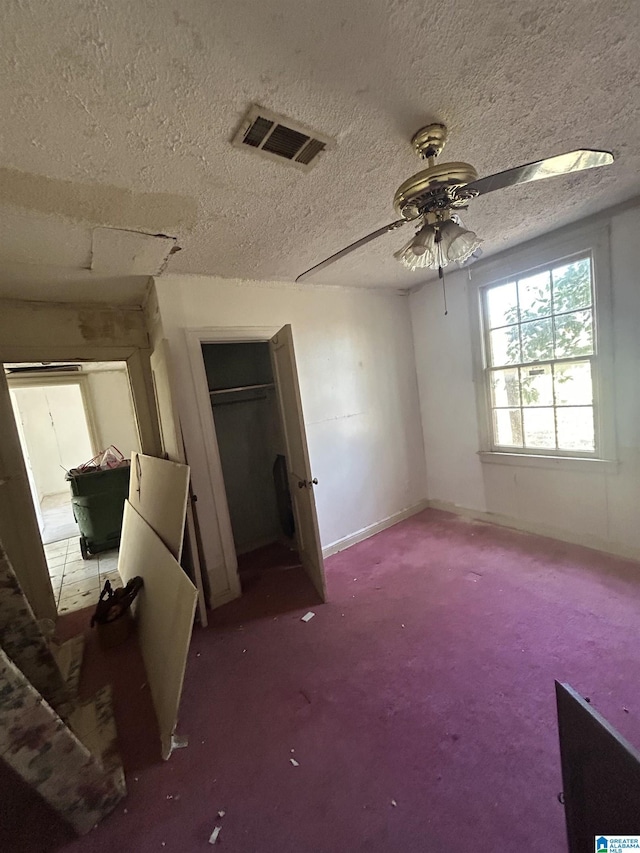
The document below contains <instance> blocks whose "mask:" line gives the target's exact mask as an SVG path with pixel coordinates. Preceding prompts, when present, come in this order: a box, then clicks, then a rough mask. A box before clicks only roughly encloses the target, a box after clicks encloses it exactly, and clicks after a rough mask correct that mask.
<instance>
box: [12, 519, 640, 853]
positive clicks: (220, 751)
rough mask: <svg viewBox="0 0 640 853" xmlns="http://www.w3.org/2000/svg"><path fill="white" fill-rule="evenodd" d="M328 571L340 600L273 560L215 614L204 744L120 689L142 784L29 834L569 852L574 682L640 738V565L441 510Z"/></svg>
mask: <svg viewBox="0 0 640 853" xmlns="http://www.w3.org/2000/svg"><path fill="white" fill-rule="evenodd" d="M327 577H328V588H329V599H330V600H329V602H328V603H327V604H324V605H319V604H318V603H317V599H316V598H315V596H314V593H313V590H312V589H311V587H310V586H309V584H308V583H307V581H306V578H305V577H304V576H303V575H301V573H300V570H299V569H295V568H292V569H289V570H284V569H283V570H281V571H268V572H264V573H263V574H262V575H260V576H257V574H254V575H252V582H251V584H249V585H248V587H247V588H246V592H245V595H244V596H243V598H242V599H241V600H239V601H237V602H233V603H232V604H230V605H228V606H226V607H224V608H222V609H220V610H218V611H216V612H215V613H213V614H212V620H211V622H212V624H211V626H210V627H209V628H208V629H207V630H201V629H196V630H195V631H194V636H193V642H192V646H191V652H190V656H189V665H188V670H187V677H186V682H185V689H184V695H183V703H182V714H181V721H180V726H179V733H180V734H184V735H188V736H189V746H188V747H187V748H186V749H182V750H179V751H176V752H175V753H174V755H173V756H172V758H171V759H170V761H169V762H167V763H163V762H160V761H157V762H155V763H154V761H153V760H152V759H151V758H150V756H149V750H150V749H153V745H154V744H155V743H156V740H155V739H156V738H157V734H156V733H155V732H154V731H153V723H152V721H150V714H149V710H148V707H141V702H143V701H146V700H144V697H143V700H141V699H140V697H139V696H138V697H137V698H136V702H135V703H134V708H133V710H132V711H131V712H129V711H128V710H127V708H126V701H125V697H123V696H122V695H120V696H119V698H118V701H117V707H116V711H117V715H118V716H117V720H118V727H119V730H120V732H121V733H122V738H121V748H122V753H123V758H124V761H125V767H126V768H127V769H128V784H129V791H130V795H129V797H128V799H127V800H126V801H125V802H124V803H123V804H121V806H120V807H119V808H118V809H117V811H116V813H114V814H113V815H112V816H111V817H109V818H107V819H106V820H105V821H104V822H103V823H102V824H101V825H100V826H99V827H98V828H97V829H96V830H94V831H93V832H92V833H91V834H90V835H89V836H87V837H86V838H84V839H80V840H70V839H71V836H70V834H69V833H68V832H67V831H66V829H65V828H64V826H63V825H61V824H60V822H55V821H53V820H52V819H51V818H48V817H47V818H46V819H45V817H43V814H44V811H43V810H42V809H40V810H38V809H37V808H36V806H35V805H34V804H33V803H31V802H29V803H28V806H27V804H25V805H24V811H23V819H24V820H25V821H30V826H31V839H32V844H33V846H31V847H20V848H19V849H25V850H26V849H32V850H65V851H83V853H84V851H88V850H91V851H104V853H113V851H132V853H134V851H135V853H143V851H161V850H166V851H180V853H184V851H196V850H207V849H211V848H210V847H209V846H208V843H207V842H208V839H209V836H210V834H211V832H212V831H213V829H214V827H215V826H216V825H219V826H221V827H222V831H221V833H220V836H219V839H218V844H219V845H220V849H225V850H229V851H235V852H236V853H359V852H360V851H362V853H378V851H379V853H383V851H384V853H411V851H441V850H455V851H460V853H495V851H497V850H500V851H503V853H523V851H527V852H528V851H534V850H544V851H545V853H561V851H562V852H563V853H565V851H566V841H565V830H564V815H563V808H562V806H561V805H560V804H559V803H558V800H557V794H558V792H559V791H560V790H561V787H562V783H561V778H560V762H559V752H558V742H557V731H556V718H555V704H554V679H555V678H557V679H559V680H561V681H568V682H569V683H570V684H571V685H573V686H574V687H575V688H576V689H577V690H578V691H579V692H581V693H582V694H583V695H586V696H588V697H590V699H591V701H592V704H593V706H594V707H595V708H596V709H597V710H599V711H600V712H601V713H602V714H604V716H605V717H607V718H608V719H609V721H610V722H611V723H612V724H613V726H614V727H616V728H617V729H618V730H619V731H620V732H621V733H622V734H623V735H624V736H625V737H627V738H628V739H629V740H630V741H631V742H632V743H633V744H635V745H636V746H640V619H639V618H638V612H639V609H640V565H639V564H637V563H633V562H630V561H625V560H621V559H616V558H613V557H607V556H604V555H602V554H599V553H597V552H594V551H590V550H587V549H583V548H580V547H576V546H572V545H566V544H564V543H559V542H556V541H553V540H549V539H543V538H539V537H533V536H529V535H525V534H520V533H516V532H513V531H509V530H505V529H501V528H498V527H493V526H491V525H486V524H475V523H469V522H466V521H463V520H461V519H458V518H456V517H454V516H451V515H448V514H446V513H441V512H437V511H435V510H427V511H425V512H423V513H421V514H420V515H417V516H414V517H413V518H411V519H409V520H407V521H405V522H403V523H401V524H398V525H397V526H395V527H393V528H391V529H389V530H387V531H385V532H384V533H381V534H379V535H378V536H375V537H373V538H372V539H369V540H367V541H366V542H363V543H361V544H360V545H357V546H355V547H353V548H351V549H349V550H348V551H344V552H343V553H341V554H337V555H336V556H334V557H332V558H331V559H329V560H327ZM308 609H312V610H313V611H314V612H315V614H316V615H315V617H314V618H313V619H312V620H311V621H310V622H308V623H304V622H301V621H300V617H301V616H302V615H303V614H304V613H305V612H306V611H307V610H308ZM90 654H92V652H90ZM120 660H121V662H120V670H121V671H125V672H126V671H130V670H129V669H128V668H131V667H132V668H133V669H134V670H135V672H136V676H135V678H133V677H130V678H129V681H128V687H127V685H126V683H125V684H124V685H122V684H121V685H120V686H118V685H116V690H117V691H122V690H123V689H128V690H129V691H133V692H135V689H136V688H135V687H134V684H133V682H136V683H137V681H139V680H140V678H139V670H138V669H136V667H138V666H139V658H138V657H137V650H135V649H133V651H132V650H131V649H128V650H127V649H125V650H123V651H122V652H121V655H120ZM98 662H99V661H98V660H97V659H94V660H93V664H92V661H91V659H89V660H88V662H87V668H88V669H89V668H91V666H93V667H94V668H95V664H97V663H98ZM112 668H113V665H112ZM87 678H90V679H92V683H96V680H95V674H93V675H91V674H90V673H89V674H88V675H87ZM125 682H126V679H125ZM137 689H138V693H140V690H139V687H138V688H137ZM625 709H627V710H626V711H625ZM141 726H142V728H141ZM136 733H137V734H136ZM292 758H293V759H295V760H296V761H297V762H298V764H299V766H297V767H296V766H293V765H292V764H291V761H290V759H292ZM0 793H1V792H0ZM125 810H126V811H125ZM219 810H223V811H224V812H225V814H224V817H222V818H218V816H217V813H218V811H219ZM13 840H14V839H12V838H11V837H9V838H7V837H6V833H5V834H4V836H3V835H1V834H0V846H2V849H6V850H12V851H13V850H14V849H18V848H17V847H16V846H15V845H14V846H13V847H12V846H6V845H7V844H9V845H10V844H11V843H12V841H13ZM214 849H215V848H214Z"/></svg>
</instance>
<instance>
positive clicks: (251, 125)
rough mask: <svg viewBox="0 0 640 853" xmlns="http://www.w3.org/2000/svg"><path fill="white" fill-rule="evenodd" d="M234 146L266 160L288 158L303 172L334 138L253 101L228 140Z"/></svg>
mask: <svg viewBox="0 0 640 853" xmlns="http://www.w3.org/2000/svg"><path fill="white" fill-rule="evenodd" d="M232 143H233V145H235V146H236V148H245V147H249V148H252V149H253V150H254V151H255V152H256V153H258V154H262V155H263V156H264V157H268V158H269V159H270V160H279V161H280V162H281V163H282V162H283V161H289V163H291V165H292V166H295V167H296V168H298V169H302V170H303V171H305V172H307V171H309V169H311V168H312V167H313V166H314V165H315V164H316V162H317V161H318V159H319V158H320V154H322V152H323V151H327V150H328V149H329V148H333V146H334V145H335V141H334V140H333V139H329V137H328V136H324V135H323V134H321V133H318V132H317V131H315V130H311V129H310V128H308V127H304V125H301V124H298V123H297V122H294V121H291V120H290V119H288V118H285V117H284V116H280V115H277V114H276V113H272V112H271V111H270V110H265V109H263V108H262V107H259V106H257V105H256V104H254V105H253V106H252V107H251V108H250V110H249V112H248V113H247V115H246V116H245V117H244V119H243V121H242V125H241V126H240V128H239V130H238V132H237V133H236V135H235V136H234V137H233V139H232Z"/></svg>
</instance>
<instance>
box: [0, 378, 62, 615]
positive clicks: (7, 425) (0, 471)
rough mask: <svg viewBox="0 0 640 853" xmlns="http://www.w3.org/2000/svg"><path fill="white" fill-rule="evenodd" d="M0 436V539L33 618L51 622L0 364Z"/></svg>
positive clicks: (50, 600)
mask: <svg viewBox="0 0 640 853" xmlns="http://www.w3.org/2000/svg"><path fill="white" fill-rule="evenodd" d="M0 436H2V439H1V440H0V540H2V544H3V545H4V549H5V551H6V552H7V554H8V555H9V559H10V560H11V562H12V564H13V569H14V571H15V573H16V575H17V577H18V580H19V581H20V584H21V585H22V589H23V590H24V593H25V595H26V596H27V599H28V600H29V604H30V605H31V607H32V608H33V611H34V613H35V614H36V616H37V618H38V619H45V618H46V619H54V620H55V618H56V616H57V612H56V602H55V598H54V596H53V590H52V588H51V580H50V578H49V570H48V568H47V562H46V560H45V556H44V550H43V548H42V540H41V538H40V531H39V529H38V523H37V520H36V515H35V511H34V508H33V502H32V500H31V490H30V487H29V480H28V477H27V469H26V467H25V463H24V459H23V456H22V449H21V447H20V439H19V437H18V428H17V426H16V422H15V420H14V417H13V407H12V405H11V396H10V394H9V388H8V386H7V378H6V376H5V372H4V369H3V365H2V364H0Z"/></svg>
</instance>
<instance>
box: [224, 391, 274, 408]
mask: <svg viewBox="0 0 640 853" xmlns="http://www.w3.org/2000/svg"><path fill="white" fill-rule="evenodd" d="M266 399H267V395H266V394H263V395H262V396H261V397H248V398H247V399H246V400H212V402H211V405H212V406H213V407H214V408H218V407H219V406H237V405H242V403H253V402H254V401H255V400H266Z"/></svg>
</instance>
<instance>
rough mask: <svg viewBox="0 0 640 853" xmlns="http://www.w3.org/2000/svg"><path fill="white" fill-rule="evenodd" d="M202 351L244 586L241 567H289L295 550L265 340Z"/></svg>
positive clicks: (207, 347)
mask: <svg viewBox="0 0 640 853" xmlns="http://www.w3.org/2000/svg"><path fill="white" fill-rule="evenodd" d="M202 354H203V358H204V365H205V370H206V374H207V384H208V388H209V398H210V400H211V408H212V411H213V419H214V423H215V429H216V436H217V440H218V450H219V454H220V462H221V465H222V473H223V478H224V484H225V491H226V495H227V503H228V507H229V516H230V519H231V528H232V530H233V539H234V543H235V548H236V553H237V555H238V557H239V558H240V559H239V570H240V572H241V581H243V582H244V580H245V579H246V577H245V578H243V572H242V569H243V567H244V568H245V569H246V572H245V574H248V573H249V572H250V571H251V566H257V565H258V564H259V565H260V567H261V570H264V569H265V568H266V567H268V566H269V564H270V563H274V562H275V563H281V562H282V560H283V559H284V558H285V557H286V558H287V559H286V560H285V562H286V561H289V562H290V558H291V552H292V549H294V548H295V524H294V520H293V518H294V517H293V511H292V507H291V497H290V493H289V487H288V477H287V465H286V449H285V442H284V434H283V429H282V423H281V418H280V411H279V407H278V399H277V393H276V387H275V383H274V377H273V369H272V365H271V353H270V351H269V344H268V343H262V342H256V343H254V342H249V343H216V344H203V345H202ZM276 543H277V545H276ZM251 554H255V555H256V559H251V558H250V556H249V555H251ZM269 554H272V555H273V558H272V559H271V558H270V557H269ZM265 555H266V556H265Z"/></svg>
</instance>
